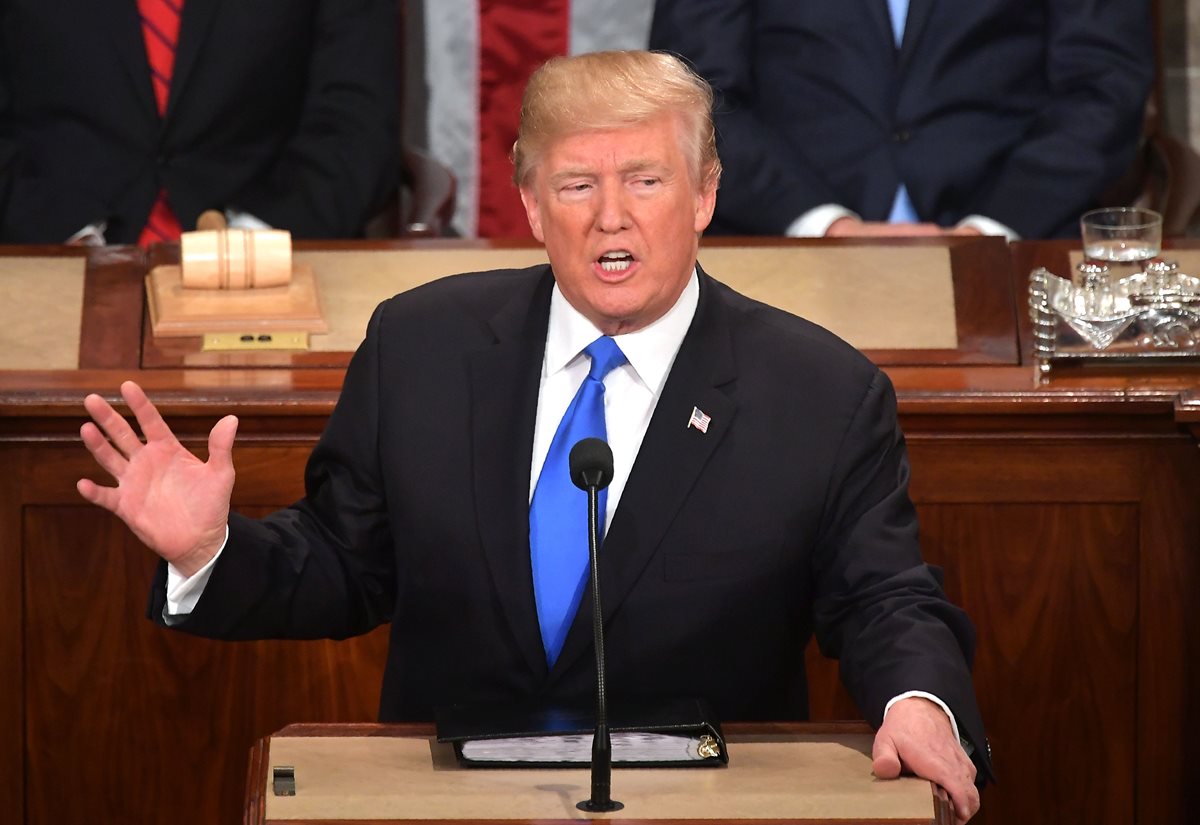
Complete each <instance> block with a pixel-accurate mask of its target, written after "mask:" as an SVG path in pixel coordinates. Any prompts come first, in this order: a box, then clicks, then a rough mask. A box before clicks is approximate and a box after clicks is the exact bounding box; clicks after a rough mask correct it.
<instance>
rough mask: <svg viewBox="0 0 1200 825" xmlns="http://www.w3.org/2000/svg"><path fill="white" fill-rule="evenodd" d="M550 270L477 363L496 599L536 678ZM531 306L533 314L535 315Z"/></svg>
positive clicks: (539, 667) (483, 518)
mask: <svg viewBox="0 0 1200 825" xmlns="http://www.w3.org/2000/svg"><path fill="white" fill-rule="evenodd" d="M553 284H554V281H553V279H552V278H551V277H550V272H549V268H548V267H547V268H545V270H544V271H543V274H542V277H541V279H540V280H539V281H538V283H537V285H536V287H535V289H534V290H533V298H532V301H531V300H530V290H528V289H523V290H519V291H517V294H516V295H515V296H514V297H513V299H512V300H511V301H510V302H509V303H508V304H507V305H506V306H505V307H504V308H503V309H501V310H500V312H499V313H497V314H496V315H495V316H494V317H493V318H492V320H491V326H492V330H493V332H494V333H495V335H496V345H495V346H493V347H491V348H490V349H488V350H484V351H481V352H479V353H477V354H475V355H474V356H473V357H472V358H471V360H470V382H471V399H472V400H471V415H472V423H471V430H472V432H471V438H472V444H471V452H472V457H473V461H474V472H473V475H474V483H475V507H476V515H477V518H478V524H479V535H480V540H481V541H482V543H483V549H484V555H485V557H486V558H487V564H488V569H489V571H490V573H491V576H492V582H493V584H494V586H495V592H496V595H497V598H498V599H499V601H500V603H501V604H502V605H503V610H504V615H505V616H506V617H507V619H508V622H509V625H510V627H511V630H512V632H513V635H514V637H515V638H516V639H517V644H518V646H519V647H520V648H521V652H522V654H523V655H524V657H525V659H526V661H527V663H528V664H529V666H530V668H531V669H532V670H533V672H534V673H535V674H538V675H539V676H544V675H545V673H546V654H545V651H544V650H543V649H542V637H541V633H540V631H539V629H538V620H537V608H536V606H535V604H534V597H533V573H532V570H531V567H530V561H529V515H528V514H529V467H530V462H531V460H532V453H533V425H534V418H535V417H536V415H537V398H538V384H539V377H540V375H541V368H542V358H543V353H544V352H545V347H546V325H547V323H548V321H549V315H550V290H551V288H552V286H553ZM531 307H532V309H531Z"/></svg>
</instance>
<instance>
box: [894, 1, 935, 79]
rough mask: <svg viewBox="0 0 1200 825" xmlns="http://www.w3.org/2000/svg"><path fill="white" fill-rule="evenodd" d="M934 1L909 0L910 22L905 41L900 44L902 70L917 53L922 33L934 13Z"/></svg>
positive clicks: (906, 25)
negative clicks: (931, 13) (930, 15)
mask: <svg viewBox="0 0 1200 825" xmlns="http://www.w3.org/2000/svg"><path fill="white" fill-rule="evenodd" d="M933 3H934V0H909V2H908V22H906V23H905V24H904V39H903V40H902V41H901V42H900V56H899V65H900V68H901V70H903V69H904V67H905V66H907V65H908V61H909V60H910V59H912V56H913V55H914V54H915V53H916V50H917V45H918V44H919V43H920V41H921V33H922V32H923V31H924V29H925V24H926V23H928V22H929V14H930V12H932V11H933Z"/></svg>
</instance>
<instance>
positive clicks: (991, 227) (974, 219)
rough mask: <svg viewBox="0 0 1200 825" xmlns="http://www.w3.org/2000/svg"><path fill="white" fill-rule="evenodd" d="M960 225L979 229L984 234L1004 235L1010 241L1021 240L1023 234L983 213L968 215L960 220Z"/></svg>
mask: <svg viewBox="0 0 1200 825" xmlns="http://www.w3.org/2000/svg"><path fill="white" fill-rule="evenodd" d="M958 226H959V227H965V228H968V229H978V230H979V231H980V232H982V233H983V234H984V235H1003V236H1004V237H1005V238H1006V239H1007V240H1008V241H1009V242H1012V241H1019V240H1021V236H1020V235H1018V234H1017V233H1016V232H1013V231H1012V229H1010V228H1009V227H1007V226H1005V225H1004V224H1002V223H1000V221H994V220H992V219H991V218H987V217H984V216H983V215H967V216H966V217H965V218H963V219H962V220H961V221H959V222H958Z"/></svg>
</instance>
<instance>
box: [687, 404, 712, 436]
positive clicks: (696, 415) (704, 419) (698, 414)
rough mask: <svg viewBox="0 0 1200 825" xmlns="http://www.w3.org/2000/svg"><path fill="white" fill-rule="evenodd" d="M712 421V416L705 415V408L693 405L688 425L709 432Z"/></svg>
mask: <svg viewBox="0 0 1200 825" xmlns="http://www.w3.org/2000/svg"><path fill="white" fill-rule="evenodd" d="M711 421H712V416H710V415H705V413H704V410H702V409H700V408H699V407H692V417H691V418H689V419H688V423H687V425H688V426H689V427H695V428H696V429H697V430H699V431H700V432H702V433H706V432H708V425H709V422H711Z"/></svg>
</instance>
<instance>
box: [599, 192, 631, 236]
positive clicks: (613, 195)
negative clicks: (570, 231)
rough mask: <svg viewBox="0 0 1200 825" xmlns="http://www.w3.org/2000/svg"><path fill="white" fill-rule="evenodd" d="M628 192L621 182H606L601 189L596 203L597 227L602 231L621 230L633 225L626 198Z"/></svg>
mask: <svg viewBox="0 0 1200 825" xmlns="http://www.w3.org/2000/svg"><path fill="white" fill-rule="evenodd" d="M627 197H628V193H626V191H625V187H624V186H621V185H620V184H605V185H603V186H601V187H600V189H599V199H598V202H597V205H596V228H597V229H599V230H600V231H601V232H608V233H613V232H620V231H622V230H624V229H628V228H629V227H630V226H631V225H632V219H631V217H630V214H629V209H628V204H627V203H626V198H627Z"/></svg>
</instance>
